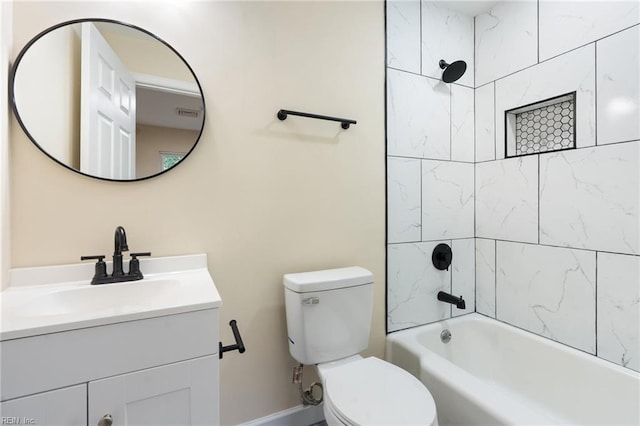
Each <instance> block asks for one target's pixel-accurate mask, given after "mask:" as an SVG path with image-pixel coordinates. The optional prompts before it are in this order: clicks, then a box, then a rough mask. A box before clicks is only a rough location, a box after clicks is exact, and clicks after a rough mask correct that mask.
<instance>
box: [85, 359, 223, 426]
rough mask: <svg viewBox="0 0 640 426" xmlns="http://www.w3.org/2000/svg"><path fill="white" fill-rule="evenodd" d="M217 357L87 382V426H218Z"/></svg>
mask: <svg viewBox="0 0 640 426" xmlns="http://www.w3.org/2000/svg"><path fill="white" fill-rule="evenodd" d="M218 380H219V378H218V355H212V356H207V357H202V358H197V359H193V360H190V361H184V362H178V363H175V364H169V365H163V366H160V367H156V368H150V369H147V370H141V371H137V372H134V373H129V374H123V375H120V376H115V377H110V378H107V379H102V380H96V381H93V382H89V426H94V425H97V424H98V422H99V421H100V419H101V418H102V417H103V416H104V415H105V414H111V416H112V418H113V426H124V425H127V426H158V425H163V426H189V425H193V426H196V425H198V426H199V425H217V424H219V385H218Z"/></svg>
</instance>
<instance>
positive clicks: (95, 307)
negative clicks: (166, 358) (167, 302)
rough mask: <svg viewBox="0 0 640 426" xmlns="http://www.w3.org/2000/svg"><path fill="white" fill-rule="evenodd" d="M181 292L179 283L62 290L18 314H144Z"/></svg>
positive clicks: (30, 303) (32, 302)
mask: <svg viewBox="0 0 640 426" xmlns="http://www.w3.org/2000/svg"><path fill="white" fill-rule="evenodd" d="M179 288H180V283H179V281H178V280H166V279H165V280H162V279H155V280H154V279H150V280H142V281H131V282H123V283H113V284H101V285H92V286H89V287H87V286H81V287H80V286H79V287H75V288H66V289H58V290H54V291H51V292H50V293H45V294H43V295H41V296H37V297H35V298H33V299H32V300H29V301H27V302H25V303H24V304H23V306H20V307H19V308H18V310H17V314H18V315H20V316H23V317H24V316H26V317H31V316H53V315H69V314H73V313H80V312H86V313H89V314H94V315H97V314H100V313H107V312H112V311H113V310H114V308H115V309H116V310H117V309H120V310H122V311H123V312H125V311H130V310H136V309H137V310H144V309H146V308H148V307H149V306H151V305H153V304H154V302H157V301H158V300H159V299H162V298H166V297H171V293H176V292H177V291H178V290H179Z"/></svg>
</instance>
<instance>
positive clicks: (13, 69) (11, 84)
mask: <svg viewBox="0 0 640 426" xmlns="http://www.w3.org/2000/svg"><path fill="white" fill-rule="evenodd" d="M83 22H100V23H110V24H117V25H122V26H124V27H128V28H131V29H134V30H137V31H141V32H143V33H145V34H146V35H148V36H150V37H151V38H153V39H155V40H157V41H159V42H160V43H162V44H163V45H164V46H166V47H167V48H169V49H170V50H171V51H172V52H173V53H174V54H175V55H176V56H177V57H178V58H180V60H181V61H182V62H183V63H184V65H185V66H186V67H187V69H188V70H189V72H191V75H192V76H193V79H194V80H195V82H196V84H197V86H198V90H199V91H200V97H201V99H202V126H201V127H200V131H199V132H198V136H197V138H196V139H195V141H194V143H193V145H192V146H191V148H190V149H189V151H187V152H186V154H185V155H184V157H183V158H182V159H181V160H180V161H179V162H177V163H176V164H175V165H173V166H172V167H171V168H169V169H166V170H160V171H159V172H158V173H155V174H151V175H149V176H143V177H139V178H136V179H110V178H105V177H100V176H94V175H91V174H87V173H83V172H81V171H80V170H78V169H75V168H73V167H71V166H70V165H67V164H65V163H63V162H62V161H60V160H58V159H57V158H55V157H54V156H53V155H51V154H50V153H49V152H47V151H46V150H45V149H44V147H43V146H42V145H41V144H40V143H38V141H36V139H35V138H34V137H33V135H32V134H31V133H30V132H29V130H28V129H27V127H26V126H25V123H24V122H23V119H22V117H21V116H20V113H19V112H18V107H17V104H16V99H15V93H14V86H15V78H16V73H17V71H18V68H19V65H20V62H21V60H22V58H23V57H24V55H25V54H26V53H27V52H28V50H29V48H30V47H31V46H32V45H34V44H35V43H36V42H37V41H38V40H40V39H41V38H42V37H43V36H45V35H46V34H48V33H50V32H52V31H55V30H56V29H58V28H61V27H65V26H68V25H73V24H81V23H83ZM8 94H9V101H10V103H11V109H12V110H13V114H14V116H15V118H16V120H17V121H18V124H20V127H21V128H22V131H23V132H24V133H25V134H26V135H27V137H28V138H29V140H30V141H31V142H32V143H33V144H34V145H35V146H36V147H38V149H39V150H40V151H42V152H43V153H44V154H45V155H46V156H47V157H49V158H50V159H52V160H53V161H55V162H56V163H58V164H59V165H61V166H63V167H64V168H66V169H68V170H71V171H72V172H74V173H78V174H80V175H83V176H87V177H90V178H94V179H99V180H103V181H109V182H139V181H143V180H147V179H151V178H154V177H157V176H160V175H162V174H165V173H167V172H168V171H170V170H173V168H174V167H177V166H178V165H179V164H180V163H182V162H183V161H184V160H185V159H186V158H187V157H189V155H190V154H191V153H192V152H193V151H194V149H195V148H196V146H197V145H198V143H199V142H200V139H201V138H202V133H203V131H204V126H205V123H206V116H207V114H206V104H205V99H204V91H203V90H202V85H201V84H200V81H199V80H198V77H197V76H196V73H195V72H194V71H193V68H191V65H189V63H188V62H187V61H186V60H185V59H184V57H183V56H182V55H181V54H180V53H179V52H178V51H177V50H176V49H174V48H173V47H172V46H171V45H170V44H169V43H167V42H166V41H164V40H163V39H161V38H160V37H158V36H157V35H155V34H153V33H152V32H150V31H148V30H145V29H144V28H140V27H138V26H136V25H133V24H129V23H126V22H123V21H118V20H114V19H107V18H79V19H72V20H69V21H64V22H61V23H59V24H56V25H53V26H51V27H49V28H46V29H45V30H43V31H41V32H40V33H38V34H37V35H35V36H34V37H33V38H31V39H30V40H29V41H28V42H27V44H25V46H24V47H23V48H22V49H21V50H20V52H19V53H18V55H17V56H16V59H15V61H14V63H13V64H12V66H11V71H10V74H9V93H8Z"/></svg>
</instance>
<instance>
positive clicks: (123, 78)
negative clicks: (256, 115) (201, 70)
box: [9, 19, 205, 181]
mask: <svg viewBox="0 0 640 426" xmlns="http://www.w3.org/2000/svg"><path fill="white" fill-rule="evenodd" d="M9 88H10V89H9V90H10V98H11V100H12V104H13V110H14V112H15V115H16V117H17V119H18V122H19V123H20V126H22V129H23V130H24V131H25V133H26V134H27V136H29V138H30V139H31V141H33V143H34V144H36V146H38V148H40V149H41V150H42V151H43V152H44V153H45V154H47V155H48V156H49V157H50V158H52V159H53V160H55V161H57V162H58V163H60V164H61V165H63V166H65V167H67V168H69V169H71V170H74V171H76V172H78V173H81V174H83V175H87V176H92V177H95V178H98V179H104V180H113V181H132V180H141V179H147V178H150V177H153V176H157V175H159V174H161V173H164V172H166V171H167V170H169V169H171V168H172V167H174V166H175V165H176V164H178V163H180V162H181V161H183V160H184V158H186V157H187V156H188V155H189V153H190V152H191V151H193V148H194V147H195V145H196V143H197V142H198V140H199V138H200V135H201V133H202V129H203V126H204V116H205V106H204V96H203V94H202V89H201V87H200V83H199V82H198V80H197V78H196V76H195V74H194V73H193V71H192V70H191V67H189V65H188V64H187V63H186V61H185V60H184V59H183V58H182V56H180V54H178V52H176V51H175V50H174V49H173V48H172V47H171V46H169V45H168V44H167V43H165V42H164V41H162V40H160V39H159V38H157V37H155V36H154V35H153V34H151V33H149V32H148V31H145V30H143V29H141V28H138V27H135V26H132V25H128V24H123V23H120V22H116V21H112V20H107V19H91V20H74V21H69V22H64V23H62V24H59V25H56V26H54V27H51V28H49V29H47V30H45V31H43V32H42V33H40V34H38V35H37V36H36V37H34V38H33V39H32V40H31V41H30V42H29V43H28V44H27V45H26V46H25V47H24V48H23V49H22V51H21V52H20V54H19V55H18V57H17V59H16V62H15V64H14V65H13V70H12V72H11V80H10V84H9Z"/></svg>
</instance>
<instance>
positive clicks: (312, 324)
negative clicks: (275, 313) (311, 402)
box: [284, 267, 438, 426]
mask: <svg viewBox="0 0 640 426" xmlns="http://www.w3.org/2000/svg"><path fill="white" fill-rule="evenodd" d="M284 286H285V305H286V311H287V330H288V334H289V352H291V355H292V356H293V357H294V358H295V359H296V360H297V361H298V362H300V363H302V364H305V365H316V367H317V369H318V375H319V376H320V379H321V381H322V385H323V388H324V395H323V397H324V407H323V409H324V415H325V419H326V421H327V424H329V425H330V426H332V425H428V426H437V424H438V420H437V417H436V406H435V403H434V401H433V397H432V396H431V394H430V393H429V391H428V390H427V388H426V387H425V386H424V385H423V384H422V383H421V382H420V381H419V380H418V379H416V378H415V377H413V376H412V375H411V374H409V373H408V372H406V371H405V370H403V369H401V368H399V367H396V366H395V365H393V364H390V363H388V362H386V361H383V360H380V359H378V358H375V357H370V358H362V357H361V356H360V355H358V353H359V352H361V351H363V350H365V349H366V348H367V346H368V344H369V330H370V326H371V312H372V307H373V274H372V273H371V272H369V271H368V270H366V269H364V268H360V267H350V268H340V269H330V270H325V271H316V272H304V273H298V274H287V275H285V276H284Z"/></svg>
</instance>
